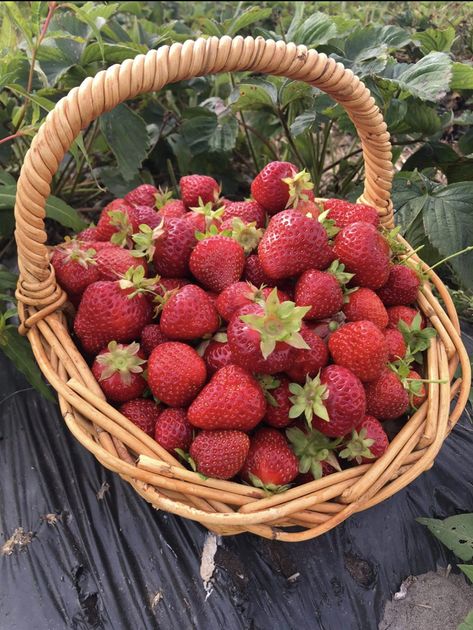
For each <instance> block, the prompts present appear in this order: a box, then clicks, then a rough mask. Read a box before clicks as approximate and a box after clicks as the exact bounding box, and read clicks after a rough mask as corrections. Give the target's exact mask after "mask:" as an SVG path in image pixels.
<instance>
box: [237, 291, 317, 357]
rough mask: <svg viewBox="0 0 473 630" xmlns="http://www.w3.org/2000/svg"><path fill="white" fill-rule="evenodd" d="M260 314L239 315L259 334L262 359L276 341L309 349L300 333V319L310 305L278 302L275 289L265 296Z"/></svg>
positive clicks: (270, 351)
mask: <svg viewBox="0 0 473 630" xmlns="http://www.w3.org/2000/svg"><path fill="white" fill-rule="evenodd" d="M262 308H263V311H264V312H263V314H262V315H240V319H241V321H242V322H244V323H245V324H247V325H248V326H249V327H250V328H252V329H253V330H256V331H257V332H259V334H260V336H261V342H260V349H261V354H262V355H263V358H264V359H267V358H268V357H269V355H270V354H271V353H272V352H273V350H274V349H275V347H276V343H277V342H278V341H283V342H284V343H286V344H287V345H289V346H292V347H293V348H300V349H303V350H310V347H309V346H308V344H307V343H306V342H305V341H304V338H303V337H302V335H301V334H300V332H299V331H300V329H301V326H302V319H303V317H304V315H305V314H306V313H307V312H308V311H310V306H296V305H295V303H294V302H291V301H286V302H280V301H279V298H278V292H277V289H276V288H274V289H273V290H272V291H271V293H270V294H269V296H268V297H267V299H266V301H265V303H264V305H263V306H262Z"/></svg>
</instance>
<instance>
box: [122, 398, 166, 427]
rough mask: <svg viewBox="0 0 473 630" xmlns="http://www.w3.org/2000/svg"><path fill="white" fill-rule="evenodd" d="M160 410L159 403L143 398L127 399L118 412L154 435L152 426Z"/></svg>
mask: <svg viewBox="0 0 473 630" xmlns="http://www.w3.org/2000/svg"><path fill="white" fill-rule="evenodd" d="M161 411H162V407H161V405H157V404H156V403H155V402H154V400H149V399H145V398H136V399H135V400H129V401H128V402H126V403H123V405H121V407H120V413H122V414H123V415H124V416H126V417H127V418H128V420H131V421H132V422H133V424H136V426H137V427H140V429H141V430H142V431H144V432H145V433H147V434H148V435H154V427H155V426H156V421H157V420H158V418H159V415H160V413H161Z"/></svg>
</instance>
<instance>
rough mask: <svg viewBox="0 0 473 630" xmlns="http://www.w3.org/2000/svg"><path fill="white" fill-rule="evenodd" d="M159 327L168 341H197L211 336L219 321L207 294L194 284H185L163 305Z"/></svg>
mask: <svg viewBox="0 0 473 630" xmlns="http://www.w3.org/2000/svg"><path fill="white" fill-rule="evenodd" d="M160 325H161V331H162V333H163V334H164V335H166V337H168V338H169V339H183V340H188V339H198V338H199V337H204V336H205V335H212V334H213V333H214V332H215V331H216V330H217V329H218V327H219V319H218V313H217V309H216V308H215V306H214V304H213V302H212V300H211V299H210V298H209V296H208V295H207V293H206V292H205V291H204V290H203V289H201V288H200V287H198V286H196V285H195V284H186V285H185V286H183V287H182V288H181V289H179V290H178V291H177V293H176V294H174V295H173V296H172V297H171V298H170V299H169V300H168V301H167V302H166V303H165V304H164V307H163V310H162V314H161V322H160Z"/></svg>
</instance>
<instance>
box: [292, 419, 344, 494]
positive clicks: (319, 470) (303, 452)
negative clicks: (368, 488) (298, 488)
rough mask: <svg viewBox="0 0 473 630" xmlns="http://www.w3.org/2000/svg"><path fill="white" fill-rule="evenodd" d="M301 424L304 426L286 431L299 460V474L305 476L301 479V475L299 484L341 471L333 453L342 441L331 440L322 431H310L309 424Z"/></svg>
mask: <svg viewBox="0 0 473 630" xmlns="http://www.w3.org/2000/svg"><path fill="white" fill-rule="evenodd" d="M299 424H301V425H302V426H294V427H291V428H290V429H288V430H287V431H286V435H287V437H288V439H289V441H290V442H291V446H292V450H293V451H294V453H295V455H296V457H297V459H298V460H299V472H300V473H301V475H304V476H305V478H302V479H301V478H300V477H301V475H300V476H299V477H298V483H307V482H310V481H314V479H321V478H322V477H323V476H324V474H325V475H326V474H330V473H332V472H335V471H336V470H341V468H340V464H339V463H338V460H337V457H336V455H335V453H334V452H333V451H334V449H335V448H336V447H337V446H338V445H339V444H340V441H341V440H340V439H336V440H331V439H330V438H329V437H328V436H327V435H324V434H323V433H321V432H320V431H316V430H315V429H310V428H309V427H308V426H307V424H305V423H304V424H302V423H299ZM306 475H307V476H306Z"/></svg>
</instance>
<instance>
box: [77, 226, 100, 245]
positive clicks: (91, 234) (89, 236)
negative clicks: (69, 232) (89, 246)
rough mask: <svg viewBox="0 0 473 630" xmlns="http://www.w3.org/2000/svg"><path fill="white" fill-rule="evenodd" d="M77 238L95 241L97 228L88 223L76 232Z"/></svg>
mask: <svg viewBox="0 0 473 630" xmlns="http://www.w3.org/2000/svg"><path fill="white" fill-rule="evenodd" d="M76 238H77V240H79V241H97V240H98V238H97V228H96V227H95V225H90V226H89V227H88V228H85V230H82V231H81V232H79V233H78V234H77V237H76Z"/></svg>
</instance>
